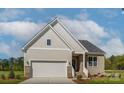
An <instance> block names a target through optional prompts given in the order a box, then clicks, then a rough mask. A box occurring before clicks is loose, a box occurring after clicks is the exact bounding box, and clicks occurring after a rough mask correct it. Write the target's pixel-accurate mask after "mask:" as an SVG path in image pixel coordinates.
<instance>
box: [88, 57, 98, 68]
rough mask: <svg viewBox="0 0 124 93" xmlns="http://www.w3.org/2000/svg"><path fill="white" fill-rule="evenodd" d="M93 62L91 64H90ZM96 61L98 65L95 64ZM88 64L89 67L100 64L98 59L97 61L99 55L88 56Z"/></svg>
mask: <svg viewBox="0 0 124 93" xmlns="http://www.w3.org/2000/svg"><path fill="white" fill-rule="evenodd" d="M90 57H91V61H89V58H90ZM94 57H96V61H94ZM90 62H91V65H90V64H89V63H90ZM95 62H96V65H95ZM88 66H89V67H97V66H98V61H97V56H88Z"/></svg>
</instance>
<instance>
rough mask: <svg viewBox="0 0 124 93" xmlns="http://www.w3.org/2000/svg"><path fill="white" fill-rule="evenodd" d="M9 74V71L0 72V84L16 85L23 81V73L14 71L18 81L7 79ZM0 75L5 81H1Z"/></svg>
mask: <svg viewBox="0 0 124 93" xmlns="http://www.w3.org/2000/svg"><path fill="white" fill-rule="evenodd" d="M9 73H10V71H0V84H18V83H20V82H21V81H23V80H24V74H23V71H14V73H15V76H16V75H19V76H20V79H9V78H8V76H9ZM2 75H5V80H4V79H2Z"/></svg>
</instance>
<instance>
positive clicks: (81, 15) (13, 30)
mask: <svg viewBox="0 0 124 93" xmlns="http://www.w3.org/2000/svg"><path fill="white" fill-rule="evenodd" d="M55 17H59V18H60V20H61V21H62V22H63V23H64V24H65V25H66V27H67V28H68V29H69V30H70V31H71V32H72V34H73V35H74V36H75V37H76V38H77V39H84V40H88V41H90V42H92V43H93V44H95V45H97V46H98V47H99V48H101V49H103V50H104V51H105V52H106V56H107V57H109V56H111V55H122V54H124V34H123V33H124V31H123V30H124V29H123V28H124V12H122V10H121V9H116V8H113V9H110V8H109V9H107V8H102V9H100V8H97V9H95V8H93V9H92V8H88V9H84V8H81V9H79V8H70V9H69V8H68V9H66V8H61V9H59V8H57V9H55V8H51V9H50V8H47V9H44V8H42V9H41V8H27V9H25V8H22V9H19V8H17V9H16V8H13V9H12V8H11V9H7V8H4V9H2V8H1V9H0V59H4V58H9V57H20V56H23V52H22V50H21V48H22V47H23V46H24V44H26V42H28V41H29V40H30V39H31V38H32V37H33V36H34V35H35V34H36V33H37V32H38V31H40V29H41V28H43V26H45V25H46V24H47V23H48V22H50V21H51V20H52V19H54V18H55Z"/></svg>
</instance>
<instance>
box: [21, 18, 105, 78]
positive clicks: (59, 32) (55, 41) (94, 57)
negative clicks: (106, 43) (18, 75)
mask: <svg viewBox="0 0 124 93" xmlns="http://www.w3.org/2000/svg"><path fill="white" fill-rule="evenodd" d="M23 52H24V74H25V76H26V77H28V78H30V77H75V76H76V75H77V74H81V75H83V77H85V78H86V77H88V75H89V74H91V75H94V74H98V73H100V74H104V61H105V59H104V54H105V52H104V51H102V50H101V49H99V48H98V47H96V46H95V45H93V44H92V43H90V42H89V41H87V40H78V39H76V38H75V37H74V36H73V35H72V34H71V32H69V31H68V29H67V28H66V27H65V26H64V24H63V23H62V22H61V20H59V19H58V18H55V19H54V20H53V21H51V22H50V23H48V24H47V25H46V26H45V27H44V28H43V29H42V30H41V31H40V32H39V33H37V34H36V35H35V36H34V37H33V38H32V39H31V40H30V41H29V42H28V43H27V44H26V45H25V46H24V47H23Z"/></svg>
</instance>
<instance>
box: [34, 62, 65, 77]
mask: <svg viewBox="0 0 124 93" xmlns="http://www.w3.org/2000/svg"><path fill="white" fill-rule="evenodd" d="M32 76H33V77H67V67H66V62H64V61H63V62H60V61H58V62H53V61H45V62H44V61H39V62H36V61H33V62H32Z"/></svg>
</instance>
